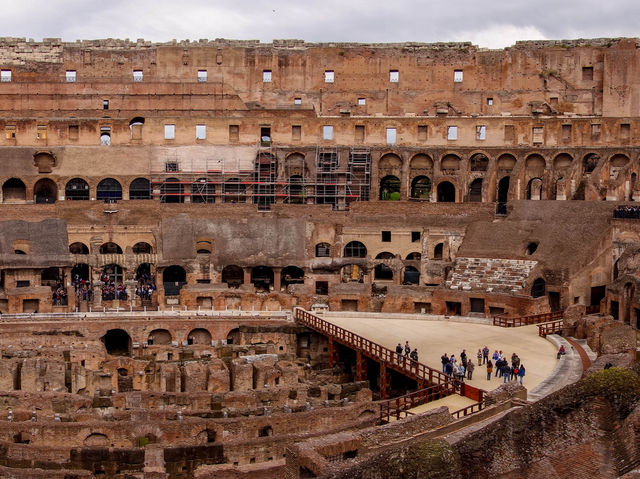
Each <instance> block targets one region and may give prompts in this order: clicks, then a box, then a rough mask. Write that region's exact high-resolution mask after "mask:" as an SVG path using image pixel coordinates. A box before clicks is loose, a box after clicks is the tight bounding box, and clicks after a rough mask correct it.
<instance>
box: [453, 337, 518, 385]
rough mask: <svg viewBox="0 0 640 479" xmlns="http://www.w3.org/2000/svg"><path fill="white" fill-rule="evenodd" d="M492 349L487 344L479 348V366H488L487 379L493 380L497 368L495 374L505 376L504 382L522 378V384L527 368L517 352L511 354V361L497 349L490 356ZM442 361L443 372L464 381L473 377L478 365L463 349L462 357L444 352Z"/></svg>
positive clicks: (500, 376) (477, 355) (477, 356)
mask: <svg viewBox="0 0 640 479" xmlns="http://www.w3.org/2000/svg"><path fill="white" fill-rule="evenodd" d="M490 352H491V350H490V349H489V348H488V347H487V346H485V347H484V348H479V349H478V352H477V354H476V358H477V360H478V366H482V365H485V367H486V368H487V381H490V380H491V374H492V373H493V372H494V370H495V376H494V377H499V378H503V382H505V383H506V382H507V381H513V380H518V379H519V380H520V384H522V383H523V381H524V376H525V374H526V370H525V367H524V364H522V363H521V361H520V358H519V357H518V355H517V354H516V353H513V354H512V355H511V359H510V361H509V360H508V359H507V357H506V356H505V355H504V354H503V353H502V351H498V350H495V351H494V353H493V355H491V356H489V354H490ZM440 362H441V363H442V372H444V373H445V374H447V375H448V376H452V377H454V378H456V379H457V380H459V381H464V379H465V377H466V378H467V379H469V380H471V379H473V371H474V370H475V368H476V366H475V364H474V362H473V359H472V358H469V357H468V355H467V350H466V349H463V350H462V352H461V353H460V359H459V360H458V359H456V357H455V355H454V354H452V355H451V356H449V355H448V354H447V353H444V354H443V355H442V356H441V357H440Z"/></svg>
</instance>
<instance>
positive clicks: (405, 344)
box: [404, 341, 411, 356]
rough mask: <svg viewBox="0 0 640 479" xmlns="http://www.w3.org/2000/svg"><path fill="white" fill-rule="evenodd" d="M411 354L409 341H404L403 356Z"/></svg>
mask: <svg viewBox="0 0 640 479" xmlns="http://www.w3.org/2000/svg"><path fill="white" fill-rule="evenodd" d="M409 354H411V346H409V341H405V343H404V355H405V356H409Z"/></svg>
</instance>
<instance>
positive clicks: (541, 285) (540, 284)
mask: <svg viewBox="0 0 640 479" xmlns="http://www.w3.org/2000/svg"><path fill="white" fill-rule="evenodd" d="M546 293H547V290H546V282H545V280H544V279H542V278H537V279H536V280H535V281H534V282H533V283H532V284H531V297H532V298H540V297H541V296H544V295H545V294H546Z"/></svg>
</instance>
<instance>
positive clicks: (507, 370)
mask: <svg viewBox="0 0 640 479" xmlns="http://www.w3.org/2000/svg"><path fill="white" fill-rule="evenodd" d="M502 377H503V381H502V382H503V383H506V382H507V379H509V380H511V366H509V363H508V362H506V361H504V362H503V365H502Z"/></svg>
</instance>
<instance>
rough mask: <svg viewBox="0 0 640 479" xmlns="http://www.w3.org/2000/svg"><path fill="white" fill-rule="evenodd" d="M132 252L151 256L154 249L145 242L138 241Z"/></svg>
mask: <svg viewBox="0 0 640 479" xmlns="http://www.w3.org/2000/svg"><path fill="white" fill-rule="evenodd" d="M132 252H133V254H150V253H153V248H152V247H151V245H150V244H149V243H147V242H145V241H138V242H137V243H136V244H134V245H133V248H132Z"/></svg>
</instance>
